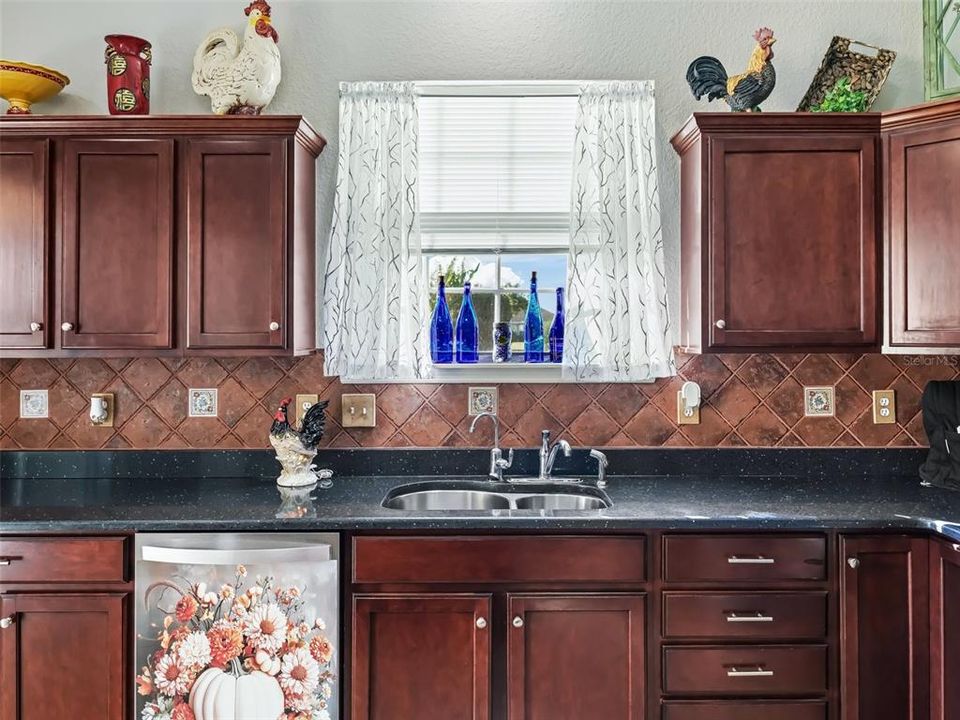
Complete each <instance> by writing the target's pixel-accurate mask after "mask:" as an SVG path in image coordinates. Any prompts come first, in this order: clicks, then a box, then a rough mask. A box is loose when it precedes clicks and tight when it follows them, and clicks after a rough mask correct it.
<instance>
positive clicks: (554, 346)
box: [550, 288, 566, 363]
mask: <svg viewBox="0 0 960 720" xmlns="http://www.w3.org/2000/svg"><path fill="white" fill-rule="evenodd" d="M565 322H566V320H565V318H564V316H563V288H557V314H556V315H554V316H553V325H551V326H550V362H552V363H558V362H561V361H562V360H563V329H564V324H565Z"/></svg>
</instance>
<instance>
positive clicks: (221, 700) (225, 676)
mask: <svg viewBox="0 0 960 720" xmlns="http://www.w3.org/2000/svg"><path fill="white" fill-rule="evenodd" d="M190 709H191V710H193V714H194V715H195V716H196V718H197V720H277V718H279V717H281V716H282V715H283V691H282V690H281V689H280V683H278V682H277V680H276V678H273V677H270V676H269V675H267V674H266V673H263V672H260V671H259V670H255V671H253V672H251V673H250V674H248V675H241V676H240V677H236V676H235V675H231V674H229V673H225V672H224V671H223V670H220V669H219V668H209V669H207V670H204V671H203V672H202V673H200V677H198V678H197V681H196V682H195V683H194V684H193V689H192V690H190Z"/></svg>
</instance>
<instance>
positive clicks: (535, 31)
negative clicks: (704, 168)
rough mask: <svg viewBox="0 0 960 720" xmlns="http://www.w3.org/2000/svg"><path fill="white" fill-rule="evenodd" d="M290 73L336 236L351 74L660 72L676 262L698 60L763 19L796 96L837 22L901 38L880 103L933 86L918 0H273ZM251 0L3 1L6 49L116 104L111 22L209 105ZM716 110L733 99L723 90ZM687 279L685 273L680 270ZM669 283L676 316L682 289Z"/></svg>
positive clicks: (171, 109)
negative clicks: (218, 38) (313, 131)
mask: <svg viewBox="0 0 960 720" xmlns="http://www.w3.org/2000/svg"><path fill="white" fill-rule="evenodd" d="M272 5H273V18H274V26H275V27H276V28H277V30H278V32H279V33H280V51H281V53H282V54H283V62H284V65H283V81H282V83H281V85H280V88H279V90H278V91H277V95H276V97H275V99H274V102H273V104H272V105H271V106H270V108H269V110H268V111H269V112H276V113H299V114H303V115H304V116H306V118H307V119H308V120H309V121H310V122H311V123H312V124H313V125H314V126H315V127H316V128H317V129H318V130H319V131H320V132H321V133H323V134H324V135H325V136H326V137H327V139H328V140H329V142H330V145H329V146H328V148H327V150H326V151H325V152H324V154H323V155H322V156H321V159H320V164H319V174H320V178H319V179H320V182H319V188H320V193H319V195H320V197H319V198H318V204H319V209H320V212H319V214H318V217H319V220H318V223H319V225H320V233H319V237H320V238H321V241H322V243H323V244H325V242H326V230H327V227H328V224H329V217H330V204H331V200H332V192H333V185H334V175H335V171H336V153H337V84H338V83H339V82H340V81H342V80H394V79H397V80H399V79H410V80H451V79H452V80H500V79H507V80H511V79H538V80H553V79H613V78H615V79H627V78H644V79H647V78H652V79H654V80H656V82H657V114H658V120H659V130H658V131H659V133H660V149H659V150H660V167H661V175H660V187H661V195H662V205H663V209H664V225H665V227H664V234H665V242H666V247H667V262H668V271H669V272H670V273H671V276H672V277H674V278H678V277H679V273H678V270H677V267H678V265H677V263H678V256H677V246H678V237H679V227H678V219H677V213H678V194H677V185H678V165H677V162H676V158H675V156H674V153H673V151H672V149H671V148H670V146H669V144H668V140H669V138H670V136H671V135H672V134H673V133H674V132H675V131H676V130H677V128H679V127H680V125H681V124H682V123H683V121H684V120H685V119H686V117H687V116H688V115H689V114H690V113H691V112H692V111H694V110H697V109H700V110H705V109H707V105H706V104H705V103H697V102H695V101H694V99H693V98H692V97H691V95H690V92H689V89H688V88H687V85H686V82H685V80H684V74H685V71H686V67H687V65H688V64H689V62H690V61H691V60H692V59H693V58H695V57H697V56H698V55H702V54H710V55H715V56H717V57H718V58H720V60H721V61H722V62H723V63H724V64H725V66H726V67H727V70H728V72H730V73H731V74H733V73H737V72H741V71H742V69H743V68H744V67H745V65H746V61H747V58H748V57H749V55H750V52H751V50H752V48H753V44H754V43H753V40H752V38H751V34H752V33H753V31H754V30H755V29H756V28H757V27H758V26H760V25H767V26H769V27H771V28H773V29H774V31H775V32H776V35H777V38H778V39H779V41H778V43H777V46H776V60H775V65H776V68H777V76H778V83H777V88H776V90H775V91H774V93H773V95H772V96H771V98H770V99H769V100H768V101H767V102H766V103H765V104H764V109H766V110H793V109H795V108H796V105H797V103H798V102H799V101H800V99H801V97H802V96H803V94H804V92H805V90H806V88H807V86H808V85H809V83H810V80H811V78H812V77H813V74H814V73H815V72H816V69H817V67H818V66H819V64H820V60H821V58H822V57H823V53H824V51H825V50H826V48H827V45H828V44H829V42H830V39H831V37H832V36H833V35H844V36H846V37H851V38H855V39H859V40H863V41H865V42H869V43H871V44H874V45H880V46H882V47H886V48H890V49H893V50H896V51H897V53H898V57H897V61H896V63H895V64H894V67H893V71H892V73H891V74H890V77H889V78H888V81H887V84H886V86H885V88H884V91H883V93H882V94H881V96H880V99H879V101H878V103H877V105H876V109H884V108H890V107H900V106H904V105H910V104H914V103H918V102H921V101H922V100H923V77H922V18H921V1H920V0H860V1H847V2H839V1H837V0H817V1H806V0H758V1H750V2H747V1H745V0H742V1H739V2H712V1H709V0H703V1H700V2H693V1H692V0H672V1H657V2H642V1H634V2H589V1H586V0H584V1H582V2H556V1H549V2H483V1H479V2H478V1H475V0H474V1H470V2H467V1H464V2H460V1H458V0H447V1H445V2H444V1H440V2H436V1H423V2H415V1H399V2H358V1H356V0H339V1H326V0H312V1H306V0H297V1H294V0H272ZM245 6H246V0H191V1H189V2H186V1H183V0H163V1H162V2H158V1H154V0H144V1H138V0H99V1H87V0H76V1H70V2H67V1H64V0H60V1H59V2H47V1H45V0H0V57H4V58H9V59H15V60H26V61H32V62H37V63H41V64H44V65H49V66H51V67H53V68H56V69H58V70H61V71H63V72H65V73H66V74H67V75H69V76H70V78H71V81H72V82H71V84H70V85H69V86H68V87H67V89H66V91H65V92H64V93H63V94H62V95H61V96H60V97H58V98H57V99H55V100H53V101H50V102H48V103H45V104H44V105H42V106H38V107H37V111H38V112H43V113H105V112H106V87H105V79H104V78H105V69H104V65H103V48H104V43H103V36H104V35H106V34H108V33H129V34H133V35H140V36H142V37H145V38H147V39H148V40H150V41H151V42H152V43H153V57H154V64H153V70H152V75H151V87H152V94H153V97H152V99H151V111H152V112H153V113H208V112H209V110H210V105H209V101H208V99H207V98H202V97H199V96H197V95H195V94H194V93H193V90H192V88H191V87H190V72H191V68H192V58H193V52H194V50H195V49H196V46H197V45H198V44H199V42H200V40H201V39H202V38H203V36H204V35H205V34H206V32H207V31H208V30H211V29H213V28H214V27H219V26H222V25H230V26H232V27H234V28H235V29H238V30H239V29H240V28H241V27H242V25H243V21H244V16H243V12H242V11H243V8H244V7H245ZM714 109H717V110H721V109H723V108H722V107H721V106H720V105H715V106H714ZM678 282H679V281H677V283H678ZM677 283H674V284H673V286H672V287H671V293H670V294H671V301H672V305H671V307H672V308H673V315H674V317H677V313H676V310H675V308H677V301H678V297H679V295H678V288H677Z"/></svg>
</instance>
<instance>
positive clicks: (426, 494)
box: [382, 480, 613, 512]
mask: <svg viewBox="0 0 960 720" xmlns="http://www.w3.org/2000/svg"><path fill="white" fill-rule="evenodd" d="M382 504H383V507H385V508H390V509H391V510H408V511H421V512H430V511H447V512H450V511H477V510H480V511H484V510H486V511H493V510H535V511H542V510H602V509H604V508H608V507H610V506H611V505H612V504H613V503H612V502H610V498H609V497H607V495H606V493H604V492H603V491H601V490H598V489H597V488H594V487H590V486H586V485H576V484H573V483H527V482H523V483H510V482H503V483H499V482H484V481H469V480H463V481H429V482H419V483H412V484H410V485H401V486H399V487H395V488H393V489H392V490H391V491H390V492H389V493H387V496H386V498H384V500H383V503H382Z"/></svg>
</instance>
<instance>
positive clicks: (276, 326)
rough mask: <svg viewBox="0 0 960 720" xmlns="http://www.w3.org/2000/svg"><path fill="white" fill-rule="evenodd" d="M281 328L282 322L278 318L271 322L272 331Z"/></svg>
mask: <svg viewBox="0 0 960 720" xmlns="http://www.w3.org/2000/svg"><path fill="white" fill-rule="evenodd" d="M279 329H280V323H278V322H277V321H276V320H274V321H273V322H272V323H270V332H276V331H277V330H279Z"/></svg>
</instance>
